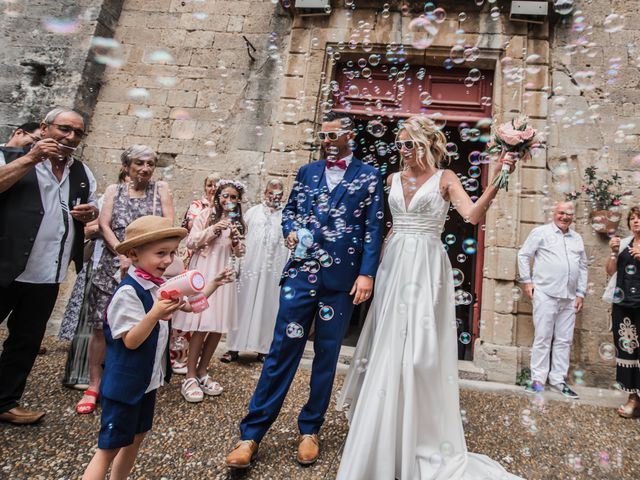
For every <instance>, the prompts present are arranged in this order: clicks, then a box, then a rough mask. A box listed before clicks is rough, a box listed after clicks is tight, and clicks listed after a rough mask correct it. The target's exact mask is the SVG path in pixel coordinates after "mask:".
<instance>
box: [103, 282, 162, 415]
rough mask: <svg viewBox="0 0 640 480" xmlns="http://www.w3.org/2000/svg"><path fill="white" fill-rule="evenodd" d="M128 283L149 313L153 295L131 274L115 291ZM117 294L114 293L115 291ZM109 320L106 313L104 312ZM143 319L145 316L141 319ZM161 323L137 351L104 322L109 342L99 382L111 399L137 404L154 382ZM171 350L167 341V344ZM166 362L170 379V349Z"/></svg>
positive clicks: (105, 335)
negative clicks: (127, 345)
mask: <svg viewBox="0 0 640 480" xmlns="http://www.w3.org/2000/svg"><path fill="white" fill-rule="evenodd" d="M125 285H131V286H132V287H133V288H134V290H135V291H136V295H138V298H139V299H140V301H141V302H142V305H143V306H144V311H145V312H147V313H148V312H149V310H151V307H152V306H153V296H152V295H151V293H150V292H149V291H148V290H145V289H144V288H143V287H142V286H141V285H140V284H139V283H138V282H136V281H135V280H134V279H133V278H131V276H130V275H127V276H126V277H124V280H122V282H121V283H120V285H118V288H116V292H117V291H118V290H120V288H122V287H123V286H125ZM114 294H115V293H114ZM105 320H106V314H105ZM140 320H142V319H140ZM159 334H160V325H159V324H156V326H155V327H153V330H152V331H151V334H150V335H149V336H148V337H147V339H146V340H145V341H144V342H142V345H140V346H139V347H138V348H136V349H135V350H132V349H130V348H127V347H126V346H125V344H124V342H123V341H122V339H121V338H118V339H115V340H114V338H113V337H112V336H111V329H110V328H109V325H108V324H107V322H106V321H105V322H104V338H105V340H106V342H107V353H106V356H105V362H104V372H103V374H102V382H101V383H100V395H102V396H103V397H105V398H108V399H110V400H115V401H118V402H122V403H126V404H128V405H134V404H136V403H138V402H139V401H140V400H142V397H143V396H144V393H145V391H146V390H147V387H148V386H149V384H150V383H151V375H152V374H153V363H154V360H155V355H156V346H157V345H158V336H159ZM167 349H168V344H167ZM166 357H167V365H166V376H165V382H169V379H170V378H171V366H170V364H169V352H168V351H167V352H166Z"/></svg>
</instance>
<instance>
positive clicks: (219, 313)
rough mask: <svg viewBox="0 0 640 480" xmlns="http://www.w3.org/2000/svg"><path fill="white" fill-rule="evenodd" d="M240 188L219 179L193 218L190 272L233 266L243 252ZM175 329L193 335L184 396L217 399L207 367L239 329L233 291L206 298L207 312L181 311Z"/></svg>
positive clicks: (224, 290)
mask: <svg viewBox="0 0 640 480" xmlns="http://www.w3.org/2000/svg"><path fill="white" fill-rule="evenodd" d="M244 190H245V188H244V185H243V184H242V183H240V182H234V181H232V180H220V181H219V182H218V188H217V190H216V193H215V195H214V196H213V205H212V207H210V208H206V209H204V210H203V211H202V213H200V215H198V216H197V217H196V219H195V220H194V222H193V227H192V229H191V232H190V233H189V237H188V238H187V248H189V249H190V250H193V256H192V257H191V260H190V262H189V269H190V270H198V271H200V272H201V273H202V274H203V275H204V276H205V278H209V277H208V276H207V275H209V274H212V273H213V274H214V275H215V273H217V272H219V271H221V270H220V269H221V268H222V269H224V268H225V267H226V266H228V265H233V264H235V259H236V258H237V257H240V256H242V255H243V253H244V244H243V237H244V233H245V231H246V225H245V223H244V220H243V218H242V207H241V205H240V202H241V201H242V195H243V194H244ZM173 327H174V328H176V329H179V330H182V331H187V332H192V333H191V340H190V341H189V355H188V358H187V375H186V378H185V379H184V381H183V382H182V396H183V397H184V398H185V400H186V401H187V402H190V403H197V402H201V401H202V400H203V399H204V395H205V394H206V395H213V396H215V395H220V394H221V393H222V390H223V389H222V387H221V386H220V384H219V383H218V382H215V381H214V380H213V379H212V378H211V377H210V376H209V374H208V372H207V367H208V366H209V361H210V360H211V357H212V356H213V353H214V352H215V350H216V347H217V346H218V342H219V341H220V337H221V336H222V334H223V333H226V332H228V331H229V330H232V329H235V328H237V290H236V287H235V286H233V285H224V286H222V287H220V288H218V290H216V291H215V293H214V294H213V295H211V297H210V298H209V308H207V309H206V310H204V311H203V312H200V313H186V312H179V313H178V314H177V315H176V316H175V318H174V320H173Z"/></svg>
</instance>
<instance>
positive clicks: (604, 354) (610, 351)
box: [598, 342, 616, 360]
mask: <svg viewBox="0 0 640 480" xmlns="http://www.w3.org/2000/svg"><path fill="white" fill-rule="evenodd" d="M598 353H599V354H600V357H601V358H602V359H603V360H611V359H613V358H615V356H616V347H615V346H614V345H613V344H612V343H609V342H604V343H601V344H600V347H599V348H598Z"/></svg>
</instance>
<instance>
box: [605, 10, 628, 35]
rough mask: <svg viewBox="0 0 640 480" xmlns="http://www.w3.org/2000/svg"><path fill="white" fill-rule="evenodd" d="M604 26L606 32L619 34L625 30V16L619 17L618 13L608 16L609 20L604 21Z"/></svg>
mask: <svg viewBox="0 0 640 480" xmlns="http://www.w3.org/2000/svg"><path fill="white" fill-rule="evenodd" d="M602 26H603V27H604V30H605V32H609V33H615V32H619V31H620V30H622V29H623V28H624V16H623V15H618V14H617V13H612V14H610V15H607V18H605V19H604V22H603V23H602Z"/></svg>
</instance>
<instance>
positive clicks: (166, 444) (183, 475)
mask: <svg viewBox="0 0 640 480" xmlns="http://www.w3.org/2000/svg"><path fill="white" fill-rule="evenodd" d="M3 336H4V335H3V334H0V337H3ZM45 345H46V346H47V347H48V348H49V352H48V353H47V354H46V355H44V356H40V357H38V360H37V362H36V365H35V367H34V370H33V372H32V375H31V377H30V381H29V384H28V386H27V391H26V393H25V396H24V398H23V405H24V406H26V407H32V408H39V409H44V410H45V411H47V412H48V413H47V416H46V417H45V419H44V421H43V422H42V423H41V424H40V425H35V426H27V427H16V426H12V425H7V424H0V478H2V479H5V478H6V479H29V480H32V479H57V480H60V479H76V478H79V477H80V475H81V474H82V471H83V470H84V467H85V466H86V465H87V463H88V462H89V460H90V458H91V456H92V454H93V449H94V448H95V444H96V439H97V431H98V425H99V416H98V415H97V414H94V415H88V416H78V415H77V414H75V412H74V405H75V403H76V401H77V400H78V399H79V398H80V392H77V391H74V390H70V389H66V388H64V387H63V386H62V385H61V384H60V381H59V379H60V375H61V372H62V371H63V365H64V361H65V358H66V357H65V355H66V344H64V343H61V342H59V341H57V340H55V339H54V338H53V337H48V338H47V339H46V340H45ZM260 367H261V364H259V363H257V362H253V361H250V359H249V358H247V359H244V360H242V361H241V362H239V363H235V364H230V365H225V364H222V363H220V362H219V361H218V360H217V359H214V360H213V362H212V371H213V373H214V374H215V378H216V379H217V380H219V381H220V382H221V384H222V385H223V386H224V387H225V388H226V391H225V393H224V394H223V395H222V396H221V397H219V398H217V399H211V398H208V399H205V401H204V402H203V403H201V404H196V405H189V404H186V403H185V402H184V401H183V400H182V397H181V396H180V390H179V377H176V378H174V380H173V381H172V383H171V385H170V386H168V387H165V388H162V389H160V392H159V395H158V408H157V411H156V420H155V425H154V429H153V430H152V432H151V434H150V435H149V436H148V437H147V439H146V440H145V443H144V444H143V448H142V450H141V455H140V457H139V461H138V464H137V465H136V467H135V469H134V471H133V473H132V476H131V478H133V479H167V480H168V479H172V480H173V479H225V478H246V479H274V480H279V479H296V480H298V479H300V480H310V479H333V478H334V477H335V474H336V472H337V468H338V463H339V460H340V453H341V451H340V450H341V447H342V444H343V442H344V438H345V435H346V433H347V422H346V420H345V418H344V416H343V415H342V414H341V413H339V412H336V411H335V410H334V409H333V405H332V406H331V407H329V411H328V414H327V419H326V422H325V425H324V427H323V429H322V432H321V440H322V449H323V451H322V455H321V457H320V460H319V461H318V463H317V464H316V465H315V466H313V467H310V468H302V467H300V466H298V465H297V464H296V462H295V449H296V439H297V431H296V416H297V413H298V410H299V408H300V407H301V406H302V405H303V403H304V401H305V399H306V396H307V394H308V388H307V382H308V375H309V374H308V372H306V371H300V372H299V373H298V375H297V376H296V379H295V380H294V383H293V386H292V389H291V391H290V393H289V396H288V398H287V400H286V402H285V404H284V407H283V411H282V414H281V415H280V417H279V419H278V421H277V422H276V423H275V424H274V426H273V428H272V429H271V431H270V432H269V434H268V435H267V437H265V439H264V441H263V442H262V444H261V446H260V454H259V458H258V460H259V461H258V462H257V463H256V465H255V466H254V468H253V469H252V470H251V471H250V472H249V473H248V474H246V475H233V476H232V475H230V474H229V473H228V472H227V469H226V468H225V467H224V465H223V461H224V456H225V454H226V452H227V451H228V450H229V448H230V447H232V446H233V444H234V443H235V441H236V440H237V434H238V429H237V427H238V422H239V420H240V419H241V417H242V416H243V415H244V413H245V409H246V404H247V403H248V401H249V398H250V396H251V394H252V392H253V388H254V385H255V383H256V381H257V379H258V375H259V373H260ZM341 382H342V377H339V378H338V380H337V382H336V386H335V388H336V389H338V388H339V385H340V383H341ZM461 401H462V409H464V410H465V411H466V413H465V414H464V415H463V417H464V418H465V421H466V426H465V431H466V438H467V443H468V447H469V450H471V451H473V452H478V453H484V454H486V455H489V456H490V457H492V458H494V459H496V460H498V461H500V462H501V463H502V464H503V465H504V466H505V467H506V468H507V469H508V470H510V471H511V472H513V473H516V474H518V475H521V476H523V477H525V478H529V479H541V480H542V479H545V480H546V479H581V478H601V479H605V478H606V479H637V478H639V477H640V459H639V458H638V456H639V455H638V444H639V443H640V421H639V420H624V419H621V418H619V417H618V416H617V415H616V414H615V412H614V411H612V410H611V409H608V408H602V407H592V406H586V405H580V406H576V405H575V404H571V403H569V402H563V401H547V402H546V403H545V404H542V403H540V402H538V401H535V400H531V399H528V398H525V397H522V396H518V395H511V394H495V393H486V392H477V391H465V390H463V391H462V392H461ZM354 480H355V479H354ZM390 480H392V479H390Z"/></svg>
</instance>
